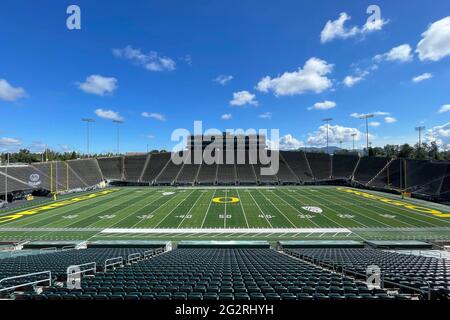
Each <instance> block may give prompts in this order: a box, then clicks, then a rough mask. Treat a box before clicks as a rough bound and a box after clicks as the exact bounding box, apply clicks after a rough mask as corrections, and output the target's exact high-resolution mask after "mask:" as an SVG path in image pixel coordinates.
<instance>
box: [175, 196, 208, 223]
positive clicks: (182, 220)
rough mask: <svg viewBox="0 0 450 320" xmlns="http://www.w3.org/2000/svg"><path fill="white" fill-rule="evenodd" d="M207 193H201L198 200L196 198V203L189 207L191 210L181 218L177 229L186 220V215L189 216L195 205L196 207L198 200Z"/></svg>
mask: <svg viewBox="0 0 450 320" xmlns="http://www.w3.org/2000/svg"><path fill="white" fill-rule="evenodd" d="M205 194H206V192H205V193H202V194H200V195H199V196H198V197H197V200H195V202H194V204H193V205H192V206H191V208H190V209H189V211H188V212H187V213H186V214H185V215H184V217H183V219H181V222H180V223H179V224H178V226H177V229H178V228H180V226H181V225H182V224H183V222H184V220H185V219H186V216H187V215H188V214H190V213H191V211H192V209H194V207H195V205H196V204H197V202H198V201H199V200H200V199H201V198H202V197H203V196H204V195H205Z"/></svg>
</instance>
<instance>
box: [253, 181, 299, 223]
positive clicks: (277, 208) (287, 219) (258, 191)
mask: <svg viewBox="0 0 450 320" xmlns="http://www.w3.org/2000/svg"><path fill="white" fill-rule="evenodd" d="M258 192H259V193H260V194H261V195H262V196H263V197H265V196H264V194H263V193H262V192H261V191H260V190H258ZM265 198H266V199H267V201H269V203H270V204H271V205H272V206H273V207H274V208H275V209H276V210H277V211H278V212H279V213H281V215H282V216H283V217H284V218H285V219H286V220H287V221H289V223H290V224H292V225H293V226H294V227H295V228H297V226H296V225H295V224H294V223H293V222H292V221H291V220H290V219H289V218H288V217H286V215H285V214H284V213H283V212H281V211H280V209H278V207H277V206H276V205H274V204H273V202H272V201H270V199H269V198H268V197H265Z"/></svg>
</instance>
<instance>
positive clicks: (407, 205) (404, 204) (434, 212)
mask: <svg viewBox="0 0 450 320" xmlns="http://www.w3.org/2000/svg"><path fill="white" fill-rule="evenodd" d="M336 189H337V190H340V191H344V192H347V193H352V194H356V195H358V196H362V197H364V198H367V199H372V200H378V201H381V202H385V203H389V204H392V205H394V206H397V207H404V208H406V209H410V210H413V211H417V212H422V213H428V214H432V215H434V216H436V217H440V218H450V213H444V212H442V211H439V210H436V209H430V208H426V207H421V206H416V205H413V204H411V203H407V202H403V201H398V200H394V199H389V198H384V197H380V196H376V195H374V194H370V193H367V192H361V191H357V190H353V189H347V188H336Z"/></svg>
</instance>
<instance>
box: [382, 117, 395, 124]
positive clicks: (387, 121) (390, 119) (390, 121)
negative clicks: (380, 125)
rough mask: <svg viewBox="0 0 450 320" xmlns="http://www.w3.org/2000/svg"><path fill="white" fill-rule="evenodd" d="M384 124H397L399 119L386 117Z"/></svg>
mask: <svg viewBox="0 0 450 320" xmlns="http://www.w3.org/2000/svg"><path fill="white" fill-rule="evenodd" d="M384 122H386V123H395V122H397V119H396V118H394V117H385V118H384Z"/></svg>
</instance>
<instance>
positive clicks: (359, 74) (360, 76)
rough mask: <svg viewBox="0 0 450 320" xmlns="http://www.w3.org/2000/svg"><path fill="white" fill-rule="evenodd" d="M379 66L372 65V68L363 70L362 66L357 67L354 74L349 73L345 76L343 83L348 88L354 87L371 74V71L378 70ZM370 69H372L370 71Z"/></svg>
mask: <svg viewBox="0 0 450 320" xmlns="http://www.w3.org/2000/svg"><path fill="white" fill-rule="evenodd" d="M377 68H378V66H377V65H376V64H374V65H372V66H371V67H370V68H367V69H366V70H361V69H360V68H356V70H355V74H354V75H348V76H346V77H345V78H344V80H343V83H344V85H345V86H346V87H347V88H351V87H353V86H354V85H355V84H357V83H358V82H361V81H362V80H364V78H365V77H366V76H367V75H369V73H370V71H373V70H376V69H377ZM369 70H370V71H369Z"/></svg>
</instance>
